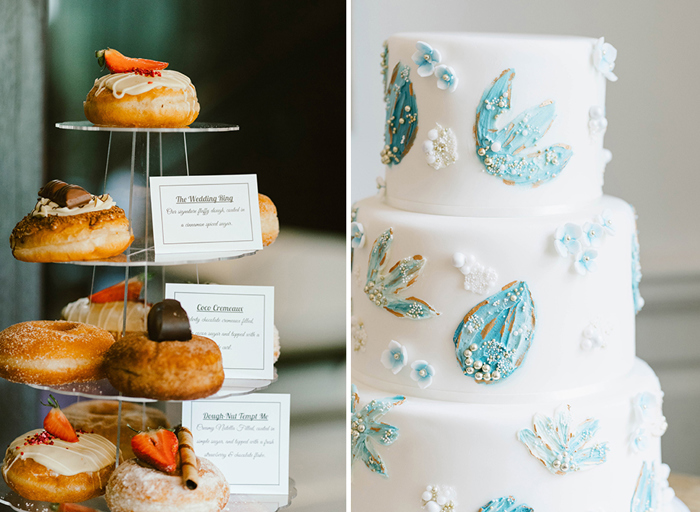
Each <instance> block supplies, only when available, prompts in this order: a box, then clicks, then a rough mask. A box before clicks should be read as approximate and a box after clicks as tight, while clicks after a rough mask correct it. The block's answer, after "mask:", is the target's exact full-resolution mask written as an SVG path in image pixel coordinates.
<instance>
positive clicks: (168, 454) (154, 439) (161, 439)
mask: <svg viewBox="0 0 700 512" xmlns="http://www.w3.org/2000/svg"><path fill="white" fill-rule="evenodd" d="M129 428H131V427H129ZM132 430H133V429H132ZM131 449H132V450H133V451H134V455H136V457H137V458H138V459H140V460H142V461H143V462H146V463H148V464H150V465H151V466H153V467H154V468H156V469H159V470H161V471H164V472H166V473H172V472H174V471H175V470H176V469H177V453H178V443H177V436H176V435H175V434H174V433H173V432H171V431H170V430H167V429H164V428H159V429H158V430H147V431H145V432H139V433H138V434H136V435H135V436H134V437H133V438H132V439H131Z"/></svg>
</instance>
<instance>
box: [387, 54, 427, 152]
mask: <svg viewBox="0 0 700 512" xmlns="http://www.w3.org/2000/svg"><path fill="white" fill-rule="evenodd" d="M386 103H387V109H386V123H385V127H384V149H383V150H382V152H381V157H382V163H383V164H386V165H389V166H392V165H395V164H399V163H401V160H402V159H403V157H404V156H406V154H407V153H408V152H409V151H410V149H411V147H412V146H413V143H414V142H415V140H416V134H417V133H418V106H417V104H416V96H415V94H414V93H413V83H412V82H411V68H410V67H409V66H406V65H404V64H401V62H399V63H397V64H396V67H394V72H393V73H392V75H391V81H390V82H389V88H388V90H387V97H386Z"/></svg>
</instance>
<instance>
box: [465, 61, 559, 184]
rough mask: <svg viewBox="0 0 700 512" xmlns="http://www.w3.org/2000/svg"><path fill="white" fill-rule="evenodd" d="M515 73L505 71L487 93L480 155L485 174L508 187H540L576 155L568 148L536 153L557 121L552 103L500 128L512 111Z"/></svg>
mask: <svg viewBox="0 0 700 512" xmlns="http://www.w3.org/2000/svg"><path fill="white" fill-rule="evenodd" d="M514 78H515V71H514V70H512V69H506V70H505V71H504V72H503V73H502V74H501V76H499V77H498V78H497V79H496V80H495V82H494V83H493V85H492V86H491V87H489V88H488V89H486V91H485V92H484V94H483V96H482V97H481V101H480V102H479V106H478V107H477V111H476V124H475V131H476V139H477V148H476V149H477V155H478V157H479V158H480V159H481V161H482V163H483V164H484V166H485V167H486V172H487V173H489V174H491V175H492V176H496V177H498V178H501V179H502V180H503V182H504V183H506V184H508V185H529V186H538V185H540V184H542V183H544V182H546V181H549V180H551V179H553V178H555V177H556V176H558V175H559V173H561V171H562V170H563V169H564V167H566V164H567V163H568V162H569V159H570V158H571V156H572V155H573V152H572V151H571V148H570V147H569V146H567V145H566V144H553V145H551V146H549V147H548V148H546V149H545V150H544V151H542V150H534V149H531V148H534V146H535V145H536V143H537V142H538V141H539V140H540V139H541V138H542V137H543V136H544V135H545V133H547V131H548V130H549V128H550V127H551V126H552V123H553V122H554V119H555V118H556V113H555V111H556V107H555V105H554V103H553V102H551V101H545V102H543V103H541V104H540V105H538V106H535V107H530V108H528V109H526V110H524V111H523V112H521V113H520V114H519V115H517V116H516V117H515V119H514V120H513V121H511V122H510V123H509V124H508V125H506V126H505V127H503V128H501V129H500V130H499V129H498V128H497V126H496V125H497V120H498V118H499V117H500V116H501V115H502V114H503V113H505V112H507V111H508V110H509V109H510V107H511V93H512V90H511V89H512V83H513V79H514Z"/></svg>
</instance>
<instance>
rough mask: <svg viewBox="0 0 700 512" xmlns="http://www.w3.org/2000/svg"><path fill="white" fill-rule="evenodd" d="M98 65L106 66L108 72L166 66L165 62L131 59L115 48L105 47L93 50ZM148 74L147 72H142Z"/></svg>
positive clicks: (162, 67)
mask: <svg viewBox="0 0 700 512" xmlns="http://www.w3.org/2000/svg"><path fill="white" fill-rule="evenodd" d="M95 56H96V57H97V63H98V64H99V65H100V67H104V66H107V69H109V71H110V73H130V72H132V71H137V72H138V71H158V70H161V69H165V68H167V67H168V63H167V62H160V61H157V60H148V59H132V58H131V57H127V56H125V55H122V54H121V53H119V52H118V51H117V50H113V49H112V48H107V49H105V50H97V51H96V52H95ZM144 74H148V73H144Z"/></svg>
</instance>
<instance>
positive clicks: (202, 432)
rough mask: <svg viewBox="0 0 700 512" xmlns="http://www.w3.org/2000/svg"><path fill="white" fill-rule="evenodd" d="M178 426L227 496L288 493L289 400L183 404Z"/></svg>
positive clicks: (266, 396)
mask: <svg viewBox="0 0 700 512" xmlns="http://www.w3.org/2000/svg"><path fill="white" fill-rule="evenodd" d="M182 424H183V425H184V426H185V427H187V428H189V429H190V430H191V431H192V435H193V437H194V451H195V453H196V454H197V455H198V456H201V457H204V458H205V459H209V460H210V461H212V462H213V463H214V464H215V465H216V466H217V467H218V468H219V469H220V470H221V471H222V472H223V474H224V475H225V476H226V481H227V482H228V483H229V485H230V486H231V492H232V493H242V494H287V493H288V492H289V395H279V394H272V393H258V394H253V395H245V396H239V397H235V398H227V399H224V400H195V401H192V402H183V403H182Z"/></svg>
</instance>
